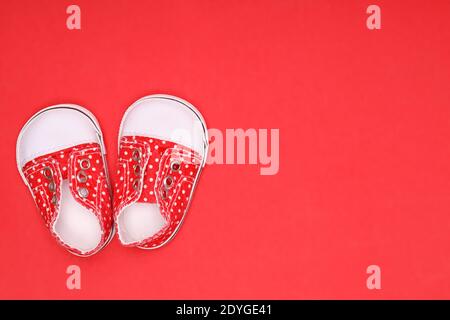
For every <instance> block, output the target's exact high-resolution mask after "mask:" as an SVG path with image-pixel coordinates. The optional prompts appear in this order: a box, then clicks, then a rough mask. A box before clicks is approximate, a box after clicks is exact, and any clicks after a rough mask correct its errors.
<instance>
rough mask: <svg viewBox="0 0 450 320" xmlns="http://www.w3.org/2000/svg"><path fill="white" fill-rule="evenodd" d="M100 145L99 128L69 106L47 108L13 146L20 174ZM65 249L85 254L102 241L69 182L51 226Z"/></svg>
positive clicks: (77, 108) (90, 117) (79, 109)
mask: <svg viewBox="0 0 450 320" xmlns="http://www.w3.org/2000/svg"><path fill="white" fill-rule="evenodd" d="M90 142H96V143H99V144H100V146H101V148H102V152H103V153H105V151H104V146H103V139H102V134H101V131H100V126H99V124H98V121H97V120H96V119H95V117H94V116H93V115H92V114H91V113H90V112H89V111H88V110H86V109H84V108H82V107H80V106H77V105H72V104H64V105H57V106H53V107H49V108H46V109H44V110H42V111H40V112H39V113H37V114H36V115H34V116H33V117H32V118H31V119H30V120H29V121H28V122H27V124H25V126H24V127H23V129H22V131H21V132H20V134H19V138H18V140H17V146H16V157H17V165H18V169H19V172H20V174H21V176H22V178H23V180H24V181H25V183H26V184H27V181H26V180H25V178H24V176H23V173H22V168H23V166H24V165H25V164H26V163H27V162H28V161H30V160H32V159H34V158H36V157H39V156H41V155H45V154H49V153H52V152H55V151H58V150H62V149H65V148H69V147H71V146H75V145H78V144H81V143H90ZM52 228H53V231H54V232H55V233H56V234H57V235H58V237H59V238H60V239H61V241H62V242H64V243H65V244H66V245H68V246H70V247H72V248H75V249H78V250H79V251H81V252H82V253H86V252H89V251H92V250H93V249H95V248H96V247H97V246H98V245H99V243H100V241H101V237H102V230H101V226H100V221H99V220H98V218H97V216H96V215H95V214H94V213H93V212H91V211H89V210H88V209H87V208H85V207H83V206H82V205H81V204H79V203H78V202H77V201H76V200H75V199H74V198H73V195H72V194H71V192H70V189H69V185H68V181H67V180H64V181H63V182H62V185H61V202H60V211H59V213H58V216H57V218H56V220H55V222H54V224H53V226H52Z"/></svg>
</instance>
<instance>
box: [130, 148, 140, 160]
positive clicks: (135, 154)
mask: <svg viewBox="0 0 450 320" xmlns="http://www.w3.org/2000/svg"><path fill="white" fill-rule="evenodd" d="M131 159H133V160H134V161H139V160H141V150H139V149H133V153H132V154H131Z"/></svg>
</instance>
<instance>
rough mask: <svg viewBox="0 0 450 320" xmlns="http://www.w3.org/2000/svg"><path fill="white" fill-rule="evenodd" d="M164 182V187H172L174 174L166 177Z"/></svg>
mask: <svg viewBox="0 0 450 320" xmlns="http://www.w3.org/2000/svg"><path fill="white" fill-rule="evenodd" d="M163 184H164V187H165V188H166V189H170V188H171V187H172V184H173V178H172V176H167V177H165V178H164V180H163Z"/></svg>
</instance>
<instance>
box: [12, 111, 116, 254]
mask: <svg viewBox="0 0 450 320" xmlns="http://www.w3.org/2000/svg"><path fill="white" fill-rule="evenodd" d="M105 155H106V151H105V147H104V143H103V138H102V133H101V130H100V126H99V124H98V122H97V120H96V119H95V117H94V116H93V115H92V114H91V113H90V112H89V111H88V110H86V109H84V108H82V107H80V106H77V105H73V104H61V105H56V106H52V107H49V108H46V109H43V110H41V111H40V112H38V113H37V114H35V115H34V116H33V117H32V118H31V119H30V120H29V121H28V122H27V123H26V124H25V126H24V127H23V129H22V131H21V132H20V134H19V137H18V139H17V146H16V160H17V166H18V169H19V172H20V175H21V176H22V179H23V181H24V182H25V184H26V185H27V186H28V188H29V190H30V192H31V194H32V196H33V198H34V201H35V203H36V206H37V207H38V210H39V212H40V214H41V216H42V217H43V218H44V221H45V225H46V226H47V228H48V229H49V230H50V232H51V234H52V235H53V236H54V237H55V238H56V240H57V241H58V243H59V244H61V245H62V246H63V247H65V248H66V249H67V250H68V251H69V252H71V253H73V254H75V255H79V256H90V255H92V254H94V253H96V252H98V251H99V250H100V249H102V248H103V247H104V246H106V244H108V242H109V241H110V240H111V238H112V236H113V234H114V230H113V228H112V227H113V226H112V225H113V223H112V204H111V195H110V191H109V190H110V188H109V181H108V174H107V168H106V166H107V165H106V160H105Z"/></svg>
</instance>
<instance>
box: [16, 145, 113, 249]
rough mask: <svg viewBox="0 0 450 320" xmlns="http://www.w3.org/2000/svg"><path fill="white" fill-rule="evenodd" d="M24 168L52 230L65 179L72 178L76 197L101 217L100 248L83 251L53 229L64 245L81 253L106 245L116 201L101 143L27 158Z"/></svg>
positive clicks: (37, 201) (71, 186) (73, 191)
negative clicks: (65, 241) (109, 184)
mask: <svg viewBox="0 0 450 320" xmlns="http://www.w3.org/2000/svg"><path fill="white" fill-rule="evenodd" d="M22 172H23V174H24V176H25V179H26V180H27V182H28V186H29V188H30V191H31V193H32V195H33V198H34V200H35V202H36V205H37V207H38V209H39V211H40V213H41V215H42V217H43V218H44V221H45V225H46V226H47V227H48V228H49V229H50V230H53V228H52V226H53V223H54V222H55V219H56V217H57V215H58V210H59V206H60V199H61V181H63V180H68V181H69V187H70V191H71V194H72V195H73V197H74V198H75V199H76V201H77V202H79V203H80V204H81V205H83V206H84V207H86V208H87V209H89V210H90V211H91V212H93V213H94V214H95V215H96V216H97V218H98V219H99V222H100V225H101V229H102V240H101V242H100V244H99V245H98V247H97V248H95V249H94V250H92V251H90V252H84V253H82V252H80V251H79V250H77V249H76V248H71V247H69V246H67V245H66V244H65V243H63V242H62V241H61V239H59V237H58V236H57V235H56V234H54V233H53V231H52V234H53V235H54V236H55V237H56V239H57V240H58V242H59V243H60V244H61V245H62V246H64V247H65V248H66V249H68V250H69V251H71V252H73V253H76V254H78V255H91V254H93V253H95V252H96V251H98V250H100V249H101V248H102V247H103V246H104V245H105V243H106V242H107V241H108V240H109V237H110V235H111V232H112V205H111V197H110V192H109V186H108V182H107V178H106V172H105V166H104V163H103V157H102V154H101V150H100V145H99V144H97V143H86V144H81V145H77V146H74V147H71V148H67V149H64V150H61V151H57V152H54V153H51V154H47V155H44V156H40V157H38V158H35V159H33V160H31V161H29V162H27V163H26V164H25V166H24V167H23V169H22Z"/></svg>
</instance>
